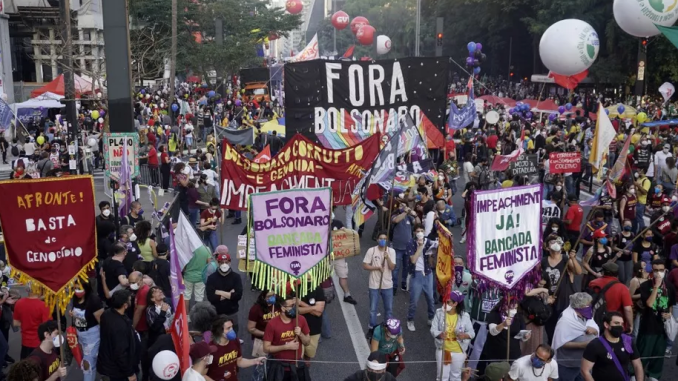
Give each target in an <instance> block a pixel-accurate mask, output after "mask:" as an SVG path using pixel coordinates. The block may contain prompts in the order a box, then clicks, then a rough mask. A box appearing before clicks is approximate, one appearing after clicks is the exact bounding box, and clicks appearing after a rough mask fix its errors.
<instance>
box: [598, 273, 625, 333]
mask: <svg viewBox="0 0 678 381" xmlns="http://www.w3.org/2000/svg"><path fill="white" fill-rule="evenodd" d="M613 280H619V279H617V278H615V277H610V276H604V277H602V278H598V279H594V280H592V281H591V282H590V283H589V287H590V288H591V289H592V290H596V292H599V290H602V289H603V288H604V287H605V286H607V284H608V283H610V282H612V281H613ZM605 303H606V305H607V310H608V311H609V312H612V311H617V312H619V313H620V314H622V316H624V307H631V306H632V305H633V301H632V300H631V293H630V292H629V289H628V288H627V287H626V286H625V285H623V284H622V283H617V284H615V285H614V286H612V287H610V288H609V289H608V290H607V291H606V292H605ZM627 323H628V322H627Z"/></svg>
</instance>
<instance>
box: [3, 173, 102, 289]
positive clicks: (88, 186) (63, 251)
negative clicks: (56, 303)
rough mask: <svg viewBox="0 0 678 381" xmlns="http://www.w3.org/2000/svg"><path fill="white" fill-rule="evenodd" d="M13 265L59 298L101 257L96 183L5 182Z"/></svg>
mask: <svg viewBox="0 0 678 381" xmlns="http://www.w3.org/2000/svg"><path fill="white" fill-rule="evenodd" d="M0 194H2V199H3V201H2V208H0V224H2V230H3V233H4V237H5V249H6V251H7V261H8V263H9V265H10V266H11V267H12V268H13V269H15V270H17V271H19V272H20V273H21V274H22V275H25V276H27V277H30V278H31V279H32V280H34V281H37V282H39V284H40V285H41V286H44V287H45V288H47V289H48V290H47V291H48V292H50V291H51V292H52V293H54V294H56V293H59V292H61V291H62V289H63V288H64V287H65V286H66V285H67V284H68V283H69V282H71V281H72V280H73V279H74V278H76V277H77V276H78V274H80V273H81V272H82V271H84V270H85V269H87V267H88V266H93V264H94V260H95V258H96V253H97V252H96V251H97V246H96V223H95V215H94V205H95V204H94V182H93V180H92V177H91V176H69V177H62V178H48V179H35V180H21V181H17V180H15V181H12V180H10V181H2V182H0Z"/></svg>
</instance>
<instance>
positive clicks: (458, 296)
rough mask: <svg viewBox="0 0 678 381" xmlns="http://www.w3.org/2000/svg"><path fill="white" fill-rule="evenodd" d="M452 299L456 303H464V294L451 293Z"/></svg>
mask: <svg viewBox="0 0 678 381" xmlns="http://www.w3.org/2000/svg"><path fill="white" fill-rule="evenodd" d="M450 299H452V301H453V302H455V303H460V302H463V301H464V294H462V293H461V292H459V291H452V292H450Z"/></svg>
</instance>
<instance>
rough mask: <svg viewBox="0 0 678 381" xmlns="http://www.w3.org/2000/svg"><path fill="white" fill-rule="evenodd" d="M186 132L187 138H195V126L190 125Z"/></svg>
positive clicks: (185, 129) (185, 128)
mask: <svg viewBox="0 0 678 381" xmlns="http://www.w3.org/2000/svg"><path fill="white" fill-rule="evenodd" d="M184 131H186V137H187V138H192V137H193V125H192V124H190V123H188V124H186V126H185V127H184Z"/></svg>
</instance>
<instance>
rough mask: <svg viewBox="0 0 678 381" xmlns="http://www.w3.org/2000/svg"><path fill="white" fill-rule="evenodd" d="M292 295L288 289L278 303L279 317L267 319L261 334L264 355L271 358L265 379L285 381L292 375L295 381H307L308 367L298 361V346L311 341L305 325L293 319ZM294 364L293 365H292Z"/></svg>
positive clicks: (295, 313)
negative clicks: (295, 378)
mask: <svg viewBox="0 0 678 381" xmlns="http://www.w3.org/2000/svg"><path fill="white" fill-rule="evenodd" d="M296 300H297V299H296V295H295V293H294V292H293V291H291V290H289V291H288V292H287V294H286V295H285V298H284V299H282V301H281V312H282V313H281V314H280V315H278V316H276V317H274V318H273V319H271V321H269V322H268V324H267V325H266V330H265V331H264V338H263V341H264V352H265V353H267V354H268V355H269V356H270V357H271V358H272V359H274V360H276V361H272V362H271V364H267V368H268V370H267V378H266V379H267V380H270V381H288V380H291V379H294V378H292V377H293V376H292V375H291V374H296V376H297V377H298V380H299V381H304V380H309V379H310V377H309V376H308V368H307V367H306V363H305V362H304V361H298V362H297V361H296V360H301V358H302V357H301V356H302V346H303V345H308V344H309V343H310V342H311V337H310V336H309V332H310V330H309V328H308V323H307V322H306V318H304V317H303V316H297V307H296ZM295 362H296V366H295Z"/></svg>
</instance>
